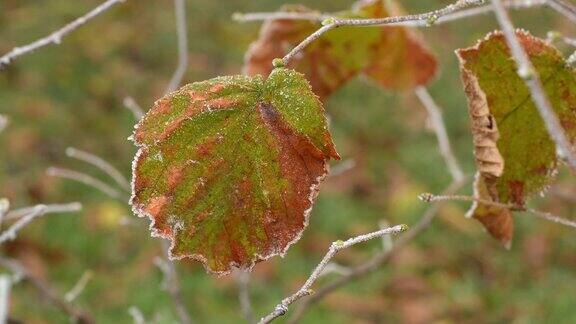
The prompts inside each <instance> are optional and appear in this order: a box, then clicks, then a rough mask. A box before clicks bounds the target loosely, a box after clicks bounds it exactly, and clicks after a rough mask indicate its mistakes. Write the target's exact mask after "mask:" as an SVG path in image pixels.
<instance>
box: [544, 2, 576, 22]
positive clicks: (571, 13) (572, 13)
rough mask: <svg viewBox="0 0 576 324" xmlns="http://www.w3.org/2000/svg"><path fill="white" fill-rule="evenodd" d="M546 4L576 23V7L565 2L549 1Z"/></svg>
mask: <svg viewBox="0 0 576 324" xmlns="http://www.w3.org/2000/svg"><path fill="white" fill-rule="evenodd" d="M546 4H547V5H548V6H549V7H550V8H552V9H554V10H556V11H557V12H559V13H560V14H562V15H563V16H564V17H566V18H567V19H568V20H570V21H572V22H573V23H576V7H574V5H572V4H569V3H568V2H566V1H564V0H547V1H546Z"/></svg>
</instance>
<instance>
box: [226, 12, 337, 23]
mask: <svg viewBox="0 0 576 324" xmlns="http://www.w3.org/2000/svg"><path fill="white" fill-rule="evenodd" d="M330 17H332V15H330V14H323V13H320V12H283V11H276V12H250V13H240V12H236V13H234V14H232V20H234V21H237V22H250V21H261V20H268V19H283V20H312V21H322V20H324V19H328V18H330Z"/></svg>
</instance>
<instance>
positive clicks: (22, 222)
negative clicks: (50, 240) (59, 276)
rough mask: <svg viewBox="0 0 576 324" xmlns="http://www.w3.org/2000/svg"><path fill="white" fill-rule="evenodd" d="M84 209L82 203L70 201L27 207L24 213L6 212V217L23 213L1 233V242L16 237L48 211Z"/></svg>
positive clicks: (59, 211) (60, 211)
mask: <svg viewBox="0 0 576 324" xmlns="http://www.w3.org/2000/svg"><path fill="white" fill-rule="evenodd" d="M81 209H82V205H81V204H80V203H77V202H75V203H69V204H62V205H36V206H34V207H27V208H26V209H25V210H26V212H25V213H23V212H22V210H15V211H12V212H8V213H7V214H6V217H5V218H6V219H10V218H14V217H15V215H21V216H20V218H19V219H18V220H17V221H16V222H15V223H14V224H12V226H10V227H9V228H8V229H7V230H6V231H4V232H3V233H2V234H0V244H3V243H4V242H6V241H9V240H13V239H15V238H16V234H17V233H18V231H19V230H21V229H22V228H23V227H24V226H26V225H28V224H30V223H31V222H32V221H33V220H34V219H36V218H38V217H40V216H43V215H46V214H48V213H65V212H75V211H79V210H81Z"/></svg>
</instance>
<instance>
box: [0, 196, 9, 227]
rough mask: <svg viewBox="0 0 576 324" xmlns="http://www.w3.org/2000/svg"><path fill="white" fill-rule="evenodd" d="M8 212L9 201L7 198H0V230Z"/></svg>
mask: <svg viewBox="0 0 576 324" xmlns="http://www.w3.org/2000/svg"><path fill="white" fill-rule="evenodd" d="M9 210H10V200H8V198H0V228H1V227H2V224H3V223H4V219H6V215H7V214H8V211H9Z"/></svg>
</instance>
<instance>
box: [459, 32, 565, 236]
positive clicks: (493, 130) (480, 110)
mask: <svg viewBox="0 0 576 324" xmlns="http://www.w3.org/2000/svg"><path fill="white" fill-rule="evenodd" d="M516 35H517V37H518V39H519V40H520V42H521V44H522V46H523V47H524V49H525V50H526V52H527V54H528V55H529V57H530V60H531V61H532V63H533V65H534V66H535V68H536V70H537V72H538V73H539V75H540V77H541V79H542V82H543V84H544V89H545V91H546V94H547V95H548V98H549V99H550V101H551V103H552V106H553V108H554V110H555V112H556V114H557V115H558V117H559V119H560V121H561V123H562V126H563V127H564V129H565V131H566V134H567V135H568V137H569V138H570V140H571V141H572V143H574V140H575V139H576V75H575V73H574V70H573V69H572V68H571V67H569V66H568V65H567V64H566V62H565V60H564V58H563V56H562V54H561V53H560V52H559V51H558V50H557V49H556V48H554V47H553V46H552V45H550V44H549V43H547V42H545V41H544V40H542V39H539V38H536V37H534V36H532V35H530V34H529V33H528V32H526V31H522V30H518V31H517V32H516ZM457 55H458V57H459V58H460V69H461V73H462V80H463V83H464V89H465V92H466V95H467V97H468V105H469V112H470V118H471V123H472V134H473V138H474V146H475V157H476V163H477V165H478V172H479V175H478V176H477V178H476V183H475V189H476V190H475V192H476V195H477V197H478V198H481V199H485V200H489V201H494V202H499V203H504V204H512V205H515V206H523V205H524V204H525V202H526V200H527V199H528V198H529V197H530V196H532V195H534V194H536V193H541V192H544V191H545V190H546V188H547V186H548V185H549V184H550V182H551V181H552V179H553V177H554V175H555V173H556V168H557V164H558V158H557V155H556V149H555V145H554V143H553V142H552V140H551V138H550V136H549V135H548V132H547V130H546V128H545V126H544V123H543V121H542V118H541V117H540V114H539V113H538V111H537V109H536V106H535V105H534V103H533V101H532V99H531V96H530V92H529V90H528V88H527V87H526V85H525V83H524V81H523V80H522V79H521V78H520V77H519V76H518V74H517V68H516V64H515V62H514V60H513V58H512V57H511V54H510V51H509V49H508V46H507V45H506V41H505V38H504V35H503V34H502V33H501V32H493V33H491V34H489V35H488V36H487V37H486V38H485V39H483V40H481V41H480V42H478V44H476V45H475V46H474V47H471V48H467V49H460V50H458V51H457ZM469 214H470V215H472V216H473V217H474V218H476V219H478V220H479V221H480V222H482V224H484V226H485V227H486V228H487V230H488V231H489V232H490V233H491V234H492V236H493V237H495V238H496V239H498V240H500V241H501V242H502V243H503V244H505V245H507V246H509V245H510V243H511V240H512V235H513V219H512V212H511V211H510V210H508V209H506V208H497V207H493V206H486V205H485V204H482V203H477V204H474V206H473V207H472V209H471V210H470V212H469Z"/></svg>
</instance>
